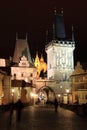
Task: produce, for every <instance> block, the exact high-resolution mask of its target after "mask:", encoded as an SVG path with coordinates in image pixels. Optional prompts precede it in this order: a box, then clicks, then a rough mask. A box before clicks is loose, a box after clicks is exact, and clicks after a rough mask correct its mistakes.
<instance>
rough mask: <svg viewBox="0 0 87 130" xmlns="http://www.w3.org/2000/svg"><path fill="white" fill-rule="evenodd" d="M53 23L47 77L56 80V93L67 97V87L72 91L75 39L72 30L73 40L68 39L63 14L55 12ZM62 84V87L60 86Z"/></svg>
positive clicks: (48, 46) (48, 51)
mask: <svg viewBox="0 0 87 130" xmlns="http://www.w3.org/2000/svg"><path fill="white" fill-rule="evenodd" d="M54 19H55V21H54V24H53V40H52V41H51V42H50V43H48V44H47V45H46V46H45V50H46V53H47V65H48V68H47V78H48V79H49V80H54V81H55V84H54V86H52V88H53V89H54V91H55V93H56V94H62V96H63V97H62V98H63V100H65V99H66V89H67V88H68V89H69V91H70V93H71V82H70V76H71V75H72V72H73V70H74V49H75V41H74V34H73V30H72V37H71V40H67V38H66V33H65V26H64V20H63V14H55V18H54ZM61 86H62V89H61V88H60V87H61Z"/></svg>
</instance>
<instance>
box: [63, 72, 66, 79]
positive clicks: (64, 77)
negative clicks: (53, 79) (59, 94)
mask: <svg viewBox="0 0 87 130" xmlns="http://www.w3.org/2000/svg"><path fill="white" fill-rule="evenodd" d="M62 79H63V81H65V80H66V74H65V73H63V75H62Z"/></svg>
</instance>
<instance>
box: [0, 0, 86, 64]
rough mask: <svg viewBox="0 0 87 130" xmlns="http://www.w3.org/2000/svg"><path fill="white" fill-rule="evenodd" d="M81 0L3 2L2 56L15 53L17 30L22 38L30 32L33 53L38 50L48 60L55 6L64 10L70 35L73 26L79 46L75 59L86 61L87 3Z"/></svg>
mask: <svg viewBox="0 0 87 130" xmlns="http://www.w3.org/2000/svg"><path fill="white" fill-rule="evenodd" d="M83 2H84V1H80V0H43V1H42V0H36V1H35V0H32V1H29V0H8V1H5V0H3V2H2V3H1V2H0V45H1V46H0V57H1V58H9V56H13V52H14V47H15V40H16V35H15V34H16V32H18V33H19V37H20V36H23V37H24V34H26V33H27V34H28V42H29V47H30V53H31V56H32V57H33V58H35V54H36V51H38V52H39V55H40V54H43V56H44V57H45V60H46V53H45V45H46V30H48V42H49V41H51V40H52V39H53V36H52V26H53V20H54V9H55V8H56V10H57V13H60V11H61V8H63V11H64V21H65V27H66V35H67V37H71V26H72V24H73V26H74V32H75V42H76V49H75V52H74V57H75V62H76V61H78V60H79V61H81V62H87V3H86V2H84V3H83Z"/></svg>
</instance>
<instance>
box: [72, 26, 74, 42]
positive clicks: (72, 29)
mask: <svg viewBox="0 0 87 130" xmlns="http://www.w3.org/2000/svg"><path fill="white" fill-rule="evenodd" d="M72 41H74V27H73V24H72Z"/></svg>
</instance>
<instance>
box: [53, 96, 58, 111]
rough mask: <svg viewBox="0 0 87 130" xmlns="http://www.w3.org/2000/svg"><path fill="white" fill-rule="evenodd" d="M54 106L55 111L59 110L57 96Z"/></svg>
mask: <svg viewBox="0 0 87 130" xmlns="http://www.w3.org/2000/svg"><path fill="white" fill-rule="evenodd" d="M54 107H55V112H57V108H58V101H57V99H56V98H55V100H54Z"/></svg>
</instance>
